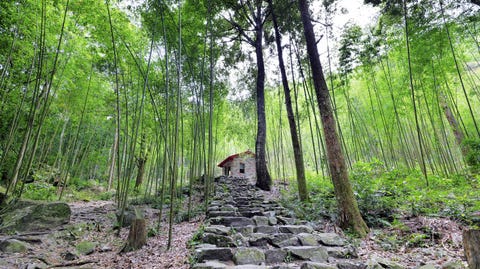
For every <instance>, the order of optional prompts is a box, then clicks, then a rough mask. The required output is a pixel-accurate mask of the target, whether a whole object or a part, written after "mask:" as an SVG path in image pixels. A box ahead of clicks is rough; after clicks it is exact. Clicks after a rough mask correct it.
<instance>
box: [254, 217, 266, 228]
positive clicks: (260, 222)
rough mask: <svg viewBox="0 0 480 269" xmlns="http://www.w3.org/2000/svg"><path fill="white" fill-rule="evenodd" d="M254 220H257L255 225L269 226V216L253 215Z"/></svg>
mask: <svg viewBox="0 0 480 269" xmlns="http://www.w3.org/2000/svg"><path fill="white" fill-rule="evenodd" d="M252 219H253V221H255V225H257V226H267V225H268V218H267V217H264V216H253V218H252Z"/></svg>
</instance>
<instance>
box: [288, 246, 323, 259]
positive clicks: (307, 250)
mask: <svg viewBox="0 0 480 269" xmlns="http://www.w3.org/2000/svg"><path fill="white" fill-rule="evenodd" d="M285 249H286V250H287V251H288V252H289V253H290V254H291V255H292V256H293V257H296V258H298V259H300V260H304V261H313V262H326V261H327V259H328V252H327V250H326V249H325V247H321V246H317V247H310V246H300V247H285Z"/></svg>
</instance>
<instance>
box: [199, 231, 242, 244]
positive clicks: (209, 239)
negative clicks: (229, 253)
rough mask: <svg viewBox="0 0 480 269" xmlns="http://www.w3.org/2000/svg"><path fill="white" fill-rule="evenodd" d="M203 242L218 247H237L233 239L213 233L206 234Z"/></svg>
mask: <svg viewBox="0 0 480 269" xmlns="http://www.w3.org/2000/svg"><path fill="white" fill-rule="evenodd" d="M202 241H203V242H204V243H207V244H212V245H216V246H217V247H236V246H237V245H236V244H235V242H234V241H233V240H232V238H230V237H228V236H225V235H219V234H212V233H204V234H203V237H202Z"/></svg>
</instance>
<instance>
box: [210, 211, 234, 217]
mask: <svg viewBox="0 0 480 269" xmlns="http://www.w3.org/2000/svg"><path fill="white" fill-rule="evenodd" d="M235 216H237V214H236V213H235V211H210V212H208V217H209V218H215V217H235Z"/></svg>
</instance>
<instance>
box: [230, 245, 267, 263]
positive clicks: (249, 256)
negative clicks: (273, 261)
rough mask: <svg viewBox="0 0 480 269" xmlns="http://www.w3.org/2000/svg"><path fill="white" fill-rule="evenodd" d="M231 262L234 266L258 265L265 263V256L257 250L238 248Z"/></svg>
mask: <svg viewBox="0 0 480 269" xmlns="http://www.w3.org/2000/svg"><path fill="white" fill-rule="evenodd" d="M233 262H235V264H236V265H243V264H252V265H260V264H262V263H264V262H265V254H264V253H263V251H262V250H260V249H257V248H238V249H237V251H235V254H234V255H233Z"/></svg>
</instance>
